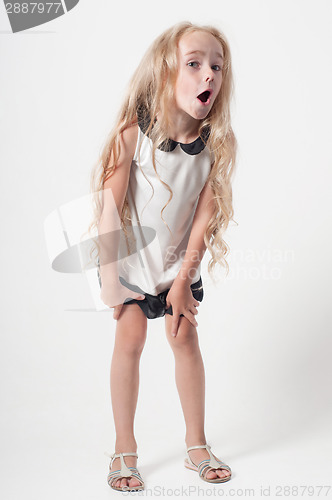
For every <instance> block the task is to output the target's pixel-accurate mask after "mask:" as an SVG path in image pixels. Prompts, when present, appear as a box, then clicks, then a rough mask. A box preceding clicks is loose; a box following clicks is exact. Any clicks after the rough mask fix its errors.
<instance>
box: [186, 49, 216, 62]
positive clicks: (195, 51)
mask: <svg viewBox="0 0 332 500" xmlns="http://www.w3.org/2000/svg"><path fill="white" fill-rule="evenodd" d="M191 54H202V55H203V56H204V55H205V52H203V50H191V51H190V52H187V54H185V56H189V55H191ZM215 54H216V55H217V56H218V57H220V59H222V60H224V58H223V56H222V55H221V54H220V53H219V52H215Z"/></svg>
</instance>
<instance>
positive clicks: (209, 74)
mask: <svg viewBox="0 0 332 500" xmlns="http://www.w3.org/2000/svg"><path fill="white" fill-rule="evenodd" d="M213 79H214V74H213V71H212V69H211V68H208V69H207V70H206V73H205V81H206V82H212V81H213Z"/></svg>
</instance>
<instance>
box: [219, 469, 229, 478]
mask: <svg viewBox="0 0 332 500" xmlns="http://www.w3.org/2000/svg"><path fill="white" fill-rule="evenodd" d="M217 474H218V476H219V477H228V476H229V475H230V472H229V471H228V470H225V469H217Z"/></svg>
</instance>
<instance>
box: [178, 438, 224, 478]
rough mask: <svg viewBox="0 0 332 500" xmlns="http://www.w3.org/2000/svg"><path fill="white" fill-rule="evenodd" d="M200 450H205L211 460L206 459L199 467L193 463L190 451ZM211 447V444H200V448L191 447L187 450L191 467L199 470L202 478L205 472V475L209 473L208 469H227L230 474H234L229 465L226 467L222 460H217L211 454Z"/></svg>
mask: <svg viewBox="0 0 332 500" xmlns="http://www.w3.org/2000/svg"><path fill="white" fill-rule="evenodd" d="M199 448H205V449H206V450H207V451H208V453H209V455H210V458H209V459H208V458H207V459H205V460H202V461H201V462H200V463H199V464H198V465H197V466H196V464H194V463H193V461H192V460H191V458H190V456H189V453H188V452H189V451H190V450H197V449H199ZM210 450H211V446H210V445H209V444H200V445H198V446H190V447H189V448H187V455H188V459H189V463H190V464H191V465H194V466H196V467H197V468H198V470H199V475H200V476H202V474H203V473H204V472H205V474H206V473H207V472H208V471H207V468H209V469H211V470H212V469H226V470H228V471H229V472H232V471H231V468H230V467H229V465H226V464H225V463H224V462H222V461H221V460H217V459H216V458H215V457H214V456H213V455H212V453H211V451H210Z"/></svg>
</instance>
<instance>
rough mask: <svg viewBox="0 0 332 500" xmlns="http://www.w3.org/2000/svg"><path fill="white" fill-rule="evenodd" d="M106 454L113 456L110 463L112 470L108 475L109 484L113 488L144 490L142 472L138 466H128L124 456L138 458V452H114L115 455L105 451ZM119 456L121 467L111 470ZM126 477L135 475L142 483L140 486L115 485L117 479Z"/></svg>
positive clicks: (118, 489) (119, 489)
mask: <svg viewBox="0 0 332 500" xmlns="http://www.w3.org/2000/svg"><path fill="white" fill-rule="evenodd" d="M105 455H106V456H108V457H110V458H111V462H110V465H109V469H110V472H109V474H108V476H107V482H108V484H109V486H110V487H111V488H113V490H117V491H141V490H144V486H145V485H144V481H143V479H142V477H141V475H140V473H139V472H138V469H137V468H136V467H127V465H126V463H125V461H124V458H123V457H129V456H133V457H137V458H138V455H137V453H113V455H109V454H108V453H106V452H105ZM118 457H120V461H121V469H120V470H113V471H111V468H112V464H113V461H114V460H115V459H116V458H118ZM124 477H126V478H129V477H135V478H136V479H138V480H139V481H140V483H141V484H140V485H139V486H123V487H120V488H119V487H118V486H114V483H115V482H116V480H117V479H122V478H124Z"/></svg>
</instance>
